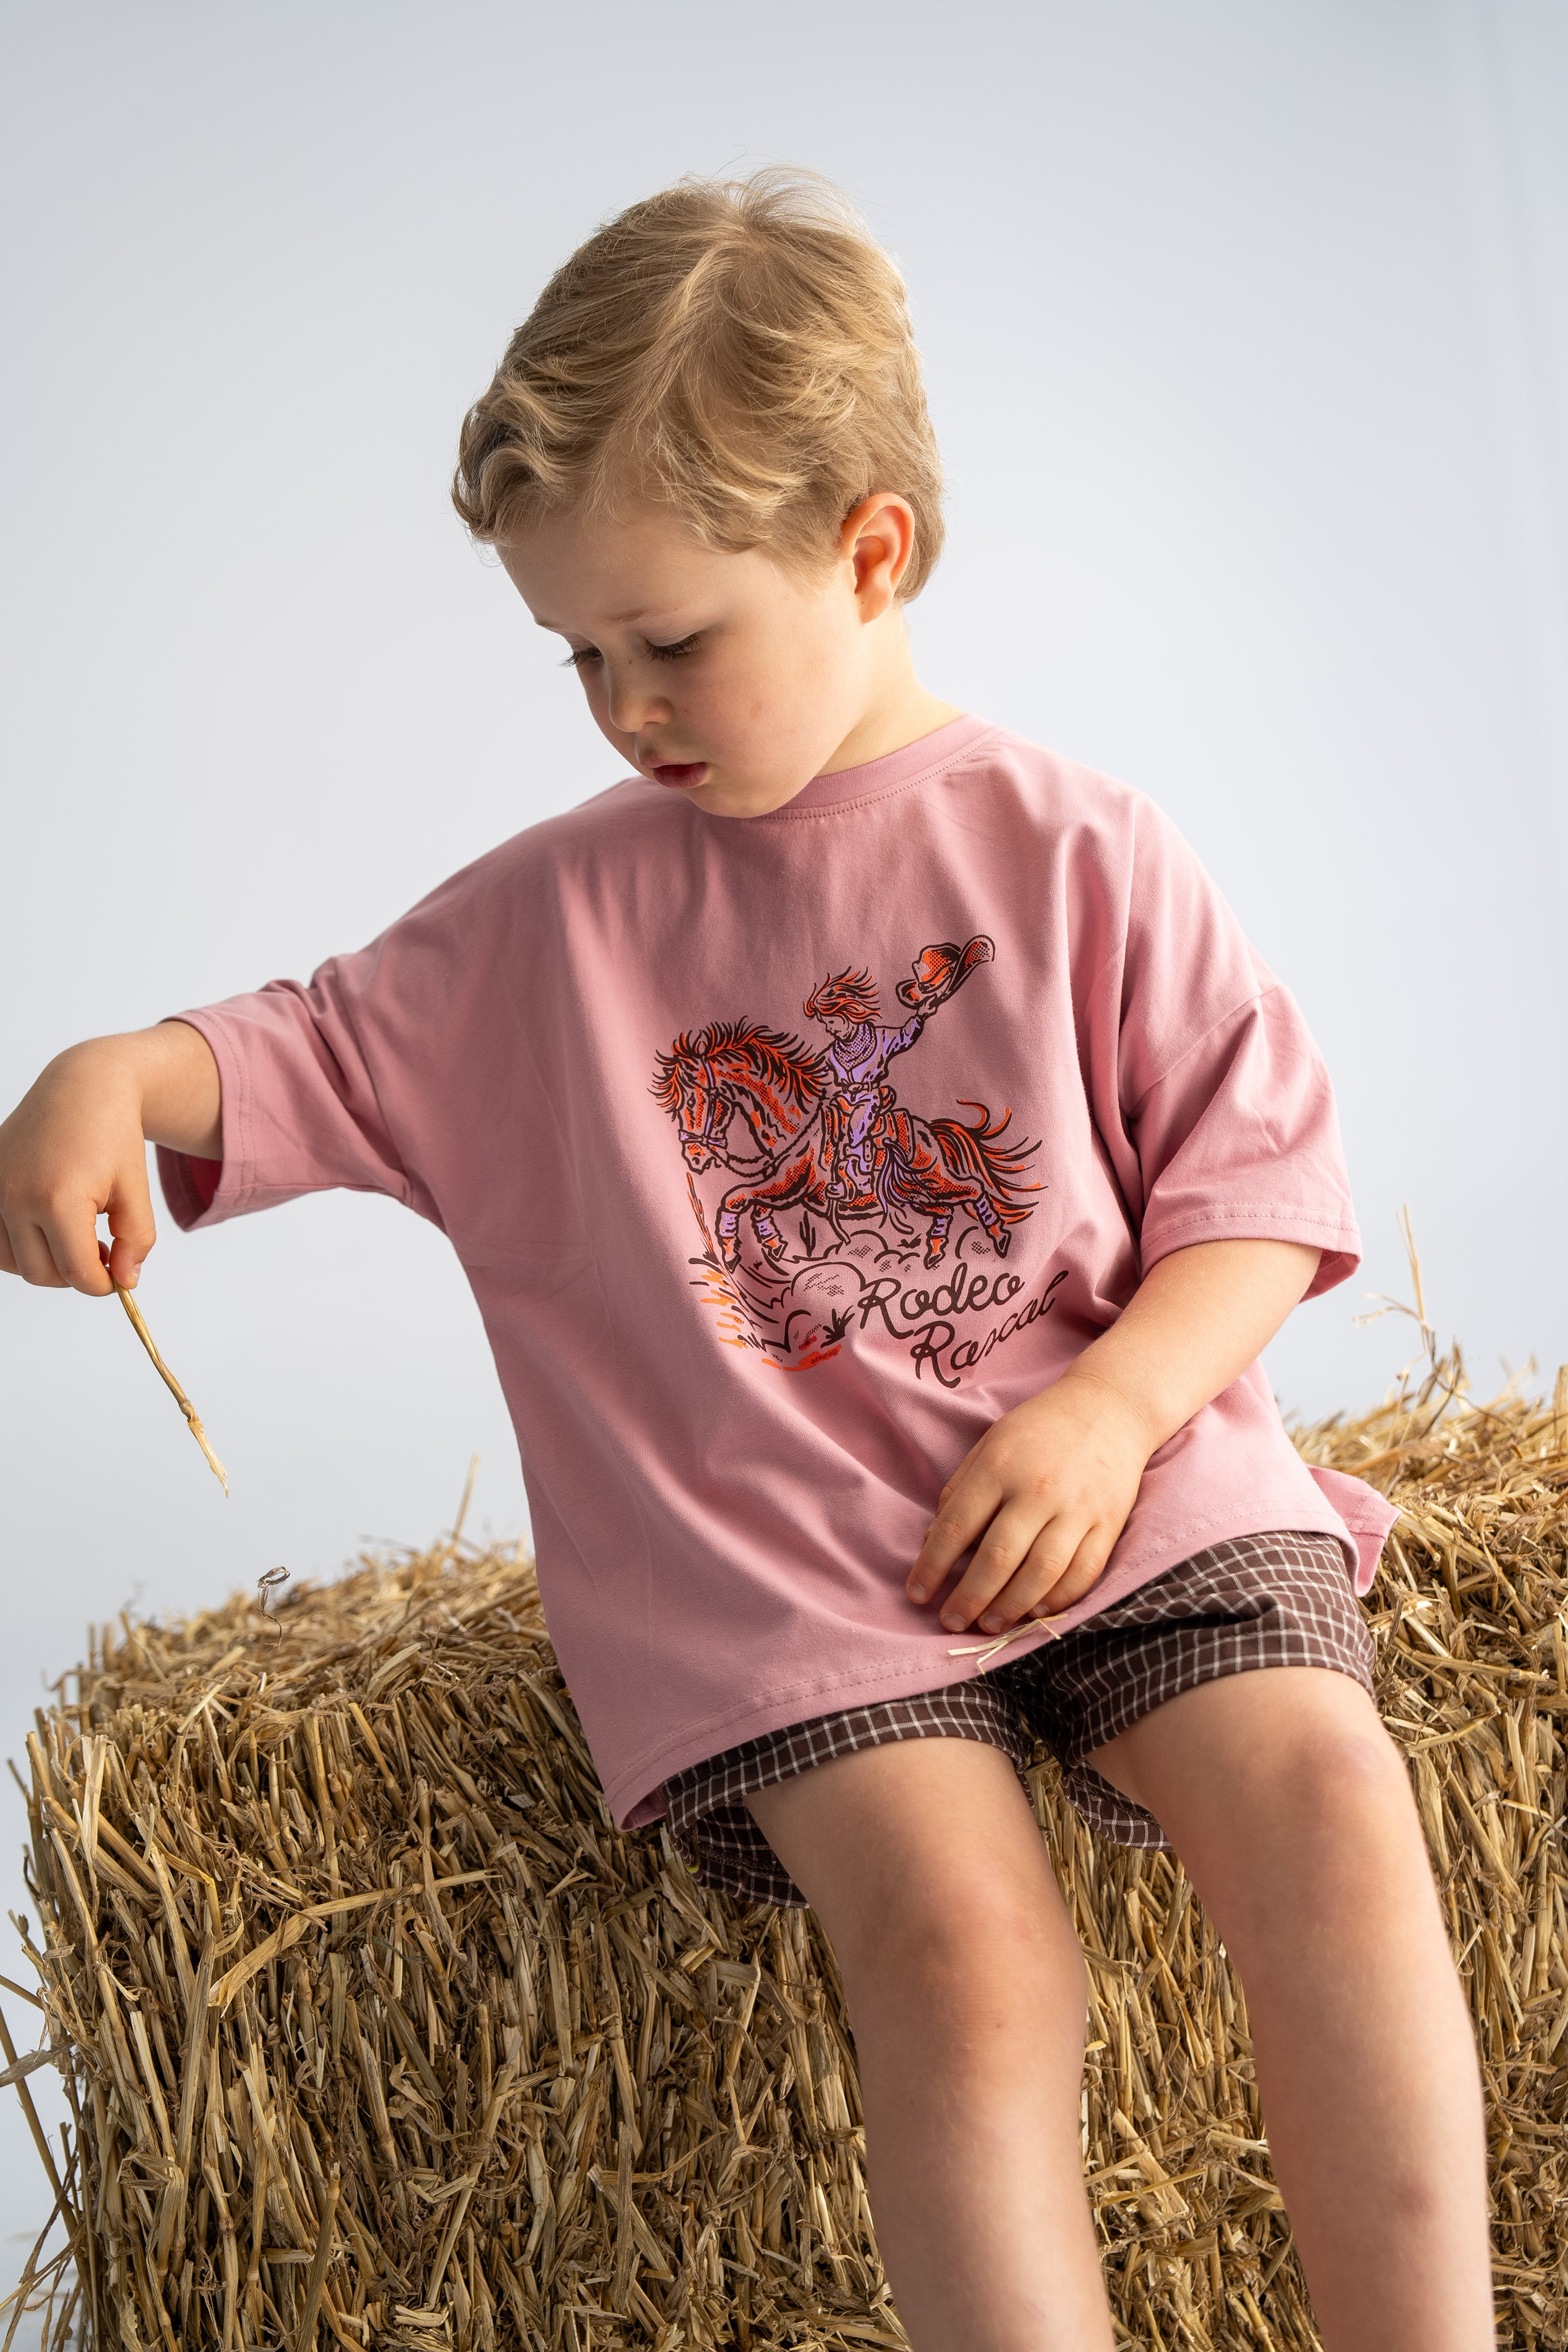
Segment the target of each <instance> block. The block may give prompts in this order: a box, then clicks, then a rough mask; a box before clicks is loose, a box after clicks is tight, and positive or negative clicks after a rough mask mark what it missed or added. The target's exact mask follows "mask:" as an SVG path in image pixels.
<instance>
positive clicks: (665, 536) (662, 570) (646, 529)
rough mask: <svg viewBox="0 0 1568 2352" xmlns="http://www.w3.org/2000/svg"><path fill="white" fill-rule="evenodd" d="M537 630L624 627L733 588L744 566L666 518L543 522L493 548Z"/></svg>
mask: <svg viewBox="0 0 1568 2352" xmlns="http://www.w3.org/2000/svg"><path fill="white" fill-rule="evenodd" d="M497 552H498V553H499V554H500V560H501V562H502V564H503V565H504V566H505V569H506V571H507V573H508V575H509V577H510V580H511V582H512V584H513V585H514V587H516V588H517V590H518V591H519V593H520V594H521V596H522V598H523V600H524V602H525V603H526V604H528V606H529V608H530V610H531V612H532V614H533V615H534V618H535V619H536V620H537V621H538V622H539V624H540V625H541V626H542V627H543V628H557V629H559V628H566V629H575V628H580V627H583V626H584V625H592V626H594V627H595V628H604V627H630V626H635V625H638V624H640V623H642V622H645V621H649V620H657V619H660V618H664V617H668V616H669V615H671V614H675V613H677V612H679V611H681V610H683V609H684V607H685V606H686V605H687V604H689V603H690V602H691V601H692V600H693V598H700V597H701V596H703V595H705V594H711V593H712V592H713V590H714V589H715V588H716V587H717V586H719V585H720V584H721V583H722V584H725V585H730V584H732V583H733V579H734V567H736V566H743V565H744V563H745V562H746V559H745V558H744V557H743V556H739V555H728V554H725V553H724V552H722V551H721V550H720V549H717V548H713V547H710V546H708V545H707V544H706V543H705V542H704V541H702V540H700V539H699V538H698V536H697V534H696V532H695V531H693V530H691V529H690V528H689V526H688V525H686V524H684V523H682V522H681V521H680V520H679V518H678V517H676V516H674V515H672V514H670V513H669V512H668V510H660V509H657V508H646V507H645V508H637V509H632V510H630V511H627V512H624V513H620V514H612V515H605V514H584V513H581V512H578V511H568V512H564V513H561V514H554V515H546V516H544V517H542V518H541V519H540V520H538V521H536V522H532V523H530V524H529V525H527V526H526V527H525V528H523V529H521V530H516V531H514V532H512V533H510V534H509V536H508V537H507V538H506V539H505V540H504V541H499V542H498V546H497Z"/></svg>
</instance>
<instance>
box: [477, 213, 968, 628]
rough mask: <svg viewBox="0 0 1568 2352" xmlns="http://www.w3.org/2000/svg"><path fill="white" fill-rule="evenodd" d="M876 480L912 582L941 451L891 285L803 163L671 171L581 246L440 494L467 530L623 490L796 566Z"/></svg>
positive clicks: (812, 554)
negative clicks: (894, 517)
mask: <svg viewBox="0 0 1568 2352" xmlns="http://www.w3.org/2000/svg"><path fill="white" fill-rule="evenodd" d="M874 490H884V491H890V492H894V493H896V494H897V495H899V496H900V497H902V498H904V499H908V501H909V503H910V508H911V509H912V510H913V513H914V518H915V535H914V548H913V551H912V553H911V555H910V561H909V564H908V566H907V568H906V570H905V572H904V574H903V577H902V579H901V580H900V584H899V593H900V596H901V597H904V598H908V597H911V596H915V595H918V594H919V593H920V591H921V588H922V587H923V586H924V584H925V582H926V580H927V579H928V578H929V576H930V573H931V567H932V565H933V564H934V563H935V562H936V559H937V556H938V555H939V553H940V552H941V550H942V461H941V458H940V457H939V456H938V454H937V446H936V438H935V436H934V435H933V433H932V431H931V419H930V417H929V415H927V412H926V402H925V390H924V386H923V385H922V383H921V367H920V357H919V354H918V353H917V352H916V350H915V346H914V341H913V338H912V335H911V333H910V320H909V312H908V310H907V308H906V305H905V299H904V285H903V280H902V278H900V274H899V271H898V269H897V268H896V267H895V266H894V264H893V262H892V260H891V259H890V257H889V256H888V255H887V254H886V253H884V252H883V251H882V249H881V247H879V245H877V244H876V243H874V242H873V240H872V238H871V236H870V235H869V233H868V231H867V229H866V227H865V226H864V224H863V223H862V222H861V221H860V220H859V218H858V216H857V215H856V214H855V213H854V212H853V211H852V210H851V209H850V206H849V205H848V203H847V199H846V198H845V197H844V196H842V195H841V194H839V192H838V190H837V189H836V188H834V187H833V186H832V185H831V184H829V183H828V182H826V181H824V180H820V179H817V178H816V176H815V175H813V174H810V173H801V172H788V171H781V170H771V171H763V172H758V173H755V174H753V176H752V178H750V179H746V180H724V181H717V180H699V179H688V180H682V181H680V182H679V183H678V184H677V185H676V186H674V187H672V188H666V189H664V190H662V191H661V192H660V194H658V195H654V196H648V197H647V198H646V199H645V200H644V201H643V202H642V203H641V204H637V205H630V206H628V208H627V209H626V211H625V212H624V213H618V214H617V215H616V217H615V218H614V219H613V220H610V221H608V222H606V223H605V226H604V227H603V228H601V229H600V230H599V231H598V232H597V234H596V235H595V236H591V237H590V238H589V239H588V241H587V243H586V244H585V245H582V246H579V247H578V248H577V251H576V252H575V253H574V255H573V256H572V257H571V259H570V260H569V261H567V262H566V263H565V264H564V265H563V268H560V269H558V270H557V271H556V273H555V275H554V277H553V278H552V279H551V280H550V283H549V284H548V286H546V288H545V289H544V291H543V293H542V294H541V296H540V298H539V299H538V301H537V302H536V303H535V304H534V306H533V309H532V310H531V312H530V313H529V316H528V317H527V318H526V319H525V320H524V321H523V323H522V325H521V327H520V328H519V329H518V331H517V332H516V334H515V335H513V337H512V339H511V341H510V343H509V344H508V346H507V350H506V356H505V357H504V359H503V360H502V361H501V363H500V367H499V368H498V369H497V371H496V373H495V378H494V381H493V382H492V383H491V384H490V386H489V391H488V392H486V393H484V394H481V396H480V397H479V399H478V400H477V401H476V402H475V403H474V405H473V407H472V408H471V409H470V410H469V411H468V415H467V416H466V417H465V418H464V420H463V429H462V436H461V439H460V441H459V444H458V470H457V473H456V475H455V476H454V478H453V482H452V499H453V503H454V505H455V506H456V507H457V509H458V513H459V514H460V515H461V516H462V518H463V520H464V521H465V522H466V523H467V524H468V529H469V530H470V531H471V532H472V533H473V535H474V537H475V538H476V539H478V540H485V541H493V540H497V539H502V538H505V537H507V536H509V535H510V533H512V532H513V531H516V530H521V529H525V528H526V527H527V525H528V523H529V522H530V521H531V520H535V519H537V518H539V517H541V516H542V515H545V514H549V513H553V512H558V511H560V510H561V509H563V508H568V507H583V508H585V509H598V510H601V511H605V510H613V509H614V506H615V503H616V499H620V498H624V497H626V496H627V495H628V494H629V495H631V496H634V497H645V498H646V497H652V498H654V499H661V500H663V501H664V502H666V503H667V504H668V506H670V507H671V508H672V509H674V510H675V512H676V513H677V514H678V515H679V517H680V518H681V520H683V521H685V522H686V523H688V524H689V526H690V527H691V528H692V529H693V530H696V531H697V533H698V534H699V535H700V537H701V538H702V539H703V540H704V541H706V542H707V543H708V544H709V545H710V546H713V547H717V548H721V549H723V550H725V551H731V552H733V551H740V550H742V549H746V548H753V547H760V548H763V549H764V550H765V551H767V552H768V553H770V554H772V555H773V556H775V557H776V558H777V559H778V560H779V561H780V562H785V563H790V564H794V565H795V566H797V567H800V568H803V569H806V570H810V569H814V568H816V567H818V566H826V564H827V563H828V562H830V561H831V558H832V554H833V551H834V548H835V544H836V542H837V533H838V530H839V527H840V525H841V524H842V523H843V521H844V520H845V518H846V516H847V515H848V514H850V513H851V512H852V511H853V509H855V508H856V507H857V506H858V505H859V503H860V501H861V500H862V499H864V498H866V497H868V495H869V494H870V493H871V492H872V491H874Z"/></svg>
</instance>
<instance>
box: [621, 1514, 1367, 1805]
mask: <svg viewBox="0 0 1568 2352" xmlns="http://www.w3.org/2000/svg"><path fill="white" fill-rule="evenodd" d="M1280 1528H1291V1529H1299V1530H1300V1531H1301V1532H1302V1533H1304V1534H1310V1535H1329V1536H1335V1537H1337V1538H1339V1542H1340V1547H1341V1549H1342V1551H1343V1553H1344V1555H1345V1572H1346V1575H1347V1578H1350V1579H1352V1580H1353V1578H1354V1576H1355V1572H1356V1569H1357V1566H1358V1562H1359V1559H1360V1554H1359V1551H1358V1548H1357V1545H1356V1541H1355V1538H1354V1537H1353V1536H1352V1533H1351V1532H1350V1529H1349V1528H1348V1527H1347V1525H1346V1522H1345V1520H1344V1519H1343V1517H1342V1516H1341V1514H1340V1513H1339V1512H1338V1511H1337V1510H1335V1508H1334V1507H1333V1506H1332V1504H1331V1503H1330V1502H1329V1500H1328V1499H1327V1497H1326V1496H1323V1495H1322V1494H1321V1490H1320V1491H1319V1493H1318V1495H1317V1496H1316V1497H1315V1498H1314V1497H1311V1496H1300V1495H1295V1496H1292V1497H1291V1498H1290V1499H1289V1501H1288V1502H1287V1501H1286V1500H1285V1499H1284V1498H1283V1497H1281V1498H1280V1500H1279V1504H1278V1505H1277V1507H1275V1508H1273V1509H1271V1510H1270V1509H1265V1510H1263V1511H1262V1512H1246V1513H1242V1514H1240V1515H1239V1516H1238V1515H1237V1513H1235V1512H1218V1513H1215V1514H1214V1515H1213V1516H1212V1517H1208V1518H1206V1519H1193V1520H1189V1521H1187V1523H1186V1524H1185V1526H1184V1527H1182V1528H1176V1529H1174V1530H1173V1531H1172V1532H1171V1533H1170V1534H1168V1535H1167V1536H1165V1537H1164V1538H1163V1540H1162V1541H1161V1542H1160V1543H1159V1544H1157V1545H1155V1546H1154V1547H1153V1548H1152V1549H1151V1550H1149V1551H1148V1552H1147V1553H1145V1554H1144V1555H1142V1557H1137V1556H1134V1557H1133V1558H1132V1559H1129V1560H1116V1561H1115V1562H1114V1564H1113V1566H1111V1567H1109V1568H1107V1569H1106V1570H1105V1571H1104V1573H1103V1575H1102V1576H1101V1578H1100V1582H1099V1583H1098V1584H1096V1585H1094V1586H1092V1587H1091V1588H1090V1590H1089V1591H1088V1592H1086V1593H1085V1594H1084V1596H1083V1598H1082V1600H1081V1601H1078V1602H1075V1604H1074V1606H1073V1607H1072V1608H1071V1609H1068V1610H1065V1611H1064V1612H1062V1618H1061V1621H1060V1622H1058V1623H1057V1624H1055V1625H1052V1626H1049V1627H1047V1626H1046V1625H1043V1624H1042V1625H1041V1626H1040V1628H1039V1629H1038V1632H1037V1633H1033V1632H1031V1633H1023V1634H1020V1635H1019V1636H1018V1638H1017V1639H1016V1641H1013V1642H1009V1643H1007V1644H1006V1646H1005V1648H1003V1649H1001V1650H998V1651H996V1652H995V1653H994V1656H992V1657H990V1658H987V1657H984V1656H983V1655H972V1656H969V1657H956V1656H954V1655H953V1654H952V1649H950V1650H949V1651H948V1652H947V1654H946V1656H945V1659H944V1661H943V1664H944V1665H945V1666H946V1667H947V1668H948V1669H950V1670H949V1671H945V1672H943V1671H941V1669H939V1671H938V1674H937V1675H936V1676H934V1677H933V1675H932V1666H933V1664H935V1661H934V1660H933V1659H932V1657H931V1654H930V1653H929V1652H926V1653H922V1654H921V1660H920V1663H919V1664H918V1665H915V1664H911V1665H910V1666H908V1667H904V1668H901V1669H900V1670H898V1671H893V1670H890V1669H888V1668H883V1669H881V1670H879V1671H861V1672H858V1673H855V1674H847V1675H834V1676H832V1677H831V1678H829V1679H827V1680H826V1681H825V1680H821V1679H816V1680H813V1681H810V1682H802V1683H797V1684H795V1685H793V1686H791V1687H790V1688H788V1689H785V1690H779V1691H774V1692H772V1693H770V1695H769V1696H767V1697H766V1698H765V1699H762V1700H758V1701H754V1702H752V1704H750V1705H748V1706H738V1707H735V1708H733V1709H731V1711H730V1712H729V1713H727V1714H724V1715H720V1716H713V1717H710V1718H709V1719H708V1721H707V1722H706V1723H705V1724H703V1725H701V1726H700V1727H693V1728H692V1729H691V1730H689V1731H686V1732H684V1733H682V1734H681V1735H680V1736H679V1737H678V1738H673V1739H668V1740H666V1741H665V1742H663V1743H662V1745H661V1746H660V1747H659V1748H656V1749H655V1750H654V1751H653V1752H652V1754H650V1755H646V1756H644V1757H643V1758H641V1759H638V1761H637V1763H636V1764H634V1765H630V1766H628V1767H627V1768H626V1769H625V1770H624V1771H621V1772H619V1773H617V1774H616V1775H615V1777H614V1779H613V1780H612V1781H610V1782H609V1783H607V1784H606V1786H605V1802H606V1803H607V1804H608V1806H609V1808H610V1811H611V1814H612V1817H613V1818H614V1821H615V1823H616V1828H617V1829H622V1830H627V1829H646V1828H647V1826H648V1825H649V1824H650V1823H651V1822H656V1821H658V1820H660V1819H661V1818H662V1817H663V1814H664V1812H665V1803H664V1797H663V1784H664V1782H665V1781H666V1780H669V1779H671V1778H672V1777H673V1776H674V1775H675V1774H676V1773H677V1772H684V1771H687V1770H689V1769H690V1767H691V1766H692V1765H694V1764H701V1763H705V1762H706V1761H707V1760H708V1759H709V1758H710V1757H713V1756H720V1755H722V1754H723V1753H724V1752H725V1751H726V1750H727V1749H729V1748H738V1747H740V1746H741V1745H742V1742H743V1741H745V1740H748V1739H760V1738H765V1737H766V1736H767V1734H768V1733H770V1732H773V1731H782V1730H784V1728H785V1727H786V1726H788V1725H790V1724H795V1723H809V1722H811V1721H813V1720H814V1719H815V1718H816V1717H817V1716H819V1715H835V1714H837V1713H838V1712H839V1711H840V1709H842V1708H844V1707H848V1706H879V1705H880V1704H882V1703H883V1702H884V1701H887V1700H890V1699H900V1698H912V1697H913V1696H915V1695H916V1694H917V1693H918V1692H921V1691H931V1690H941V1689H942V1688H943V1687H945V1686H946V1685H948V1684H951V1683H962V1682H969V1681H971V1680H972V1679H973V1676H974V1675H980V1674H984V1673H985V1672H986V1671H987V1669H988V1668H989V1667H990V1666H991V1665H994V1664H1000V1663H1001V1661H1002V1660H1003V1659H1012V1658H1022V1657H1026V1656H1028V1654H1029V1653H1030V1652H1031V1651H1033V1650H1037V1649H1040V1648H1043V1647H1044V1645H1045V1643H1047V1642H1049V1641H1054V1640H1057V1639H1058V1638H1059V1637H1060V1635H1062V1634H1063V1633H1073V1632H1076V1630H1077V1629H1078V1627H1079V1626H1080V1625H1081V1624H1083V1623H1085V1622H1087V1621H1088V1620H1089V1618H1091V1617H1094V1616H1096V1615H1098V1613H1099V1612H1100V1610H1101V1609H1104V1608H1106V1607H1108V1606H1109V1605H1110V1602H1111V1601H1121V1600H1124V1599H1125V1598H1126V1596H1127V1595H1128V1593H1130V1592H1136V1591H1138V1590H1139V1589H1140V1588H1141V1587H1142V1585H1145V1584H1149V1583H1152V1581H1153V1580H1154V1578H1155V1577H1157V1576H1163V1575H1164V1574H1165V1572H1166V1570H1169V1569H1173V1568H1179V1567H1180V1566H1181V1564H1182V1562H1183V1561H1184V1560H1185V1559H1191V1558H1192V1556H1193V1554H1194V1552H1198V1551H1205V1550H1206V1549H1208V1547H1209V1546H1210V1545H1211V1544H1216V1543H1228V1542H1232V1541H1234V1540H1235V1539H1236V1538H1237V1537H1240V1536H1259V1535H1268V1534H1271V1533H1273V1532H1275V1531H1276V1530H1278V1529H1280ZM972 1643H973V1644H974V1645H975V1646H976V1648H977V1649H978V1650H979V1651H982V1652H983V1651H984V1650H986V1649H989V1648H990V1646H991V1645H990V1643H988V1642H987V1641H986V1638H985V1636H984V1633H980V1632H978V1630H977V1629H975V1628H973V1627H972V1628H971V1629H970V1631H969V1632H968V1633H964V1634H962V1635H958V1636H955V1637H954V1641H953V1644H952V1648H953V1649H963V1648H966V1647H968V1646H969V1645H970V1644H972ZM803 1702H805V1704H804V1705H803ZM634 1792H635V1793H634Z"/></svg>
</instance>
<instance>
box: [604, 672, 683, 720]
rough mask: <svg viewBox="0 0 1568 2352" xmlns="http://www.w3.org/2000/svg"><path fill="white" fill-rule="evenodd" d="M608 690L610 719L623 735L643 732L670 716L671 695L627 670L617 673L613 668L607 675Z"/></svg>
mask: <svg viewBox="0 0 1568 2352" xmlns="http://www.w3.org/2000/svg"><path fill="white" fill-rule="evenodd" d="M605 685H606V688H607V689H608V694H609V720H610V724H611V726H612V727H614V728H616V730H618V731H619V732H620V733H621V734H623V735H637V734H641V733H642V732H643V731H644V730H646V729H647V728H649V727H657V726H658V725H660V724H661V723H663V722H664V721H666V720H668V719H669V718H670V716H671V715H672V714H671V711H670V707H669V700H668V696H666V695H662V694H659V693H658V692H657V691H656V690H655V689H654V688H652V687H651V686H648V685H647V684H646V683H639V681H638V680H637V678H636V677H627V676H626V674H625V673H624V672H623V673H622V675H621V676H620V677H617V676H616V673H615V671H614V670H610V671H609V673H608V675H607V677H606V679H605Z"/></svg>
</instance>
